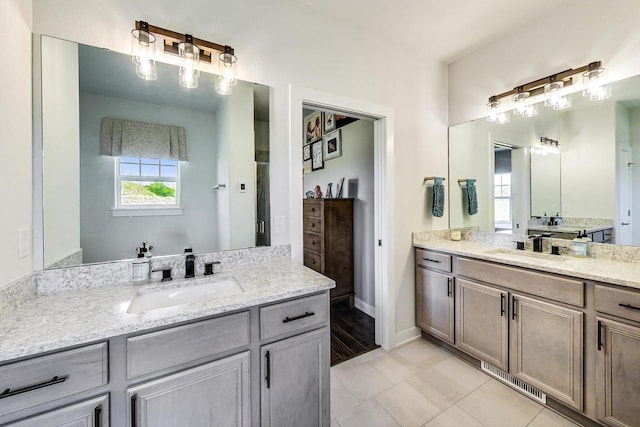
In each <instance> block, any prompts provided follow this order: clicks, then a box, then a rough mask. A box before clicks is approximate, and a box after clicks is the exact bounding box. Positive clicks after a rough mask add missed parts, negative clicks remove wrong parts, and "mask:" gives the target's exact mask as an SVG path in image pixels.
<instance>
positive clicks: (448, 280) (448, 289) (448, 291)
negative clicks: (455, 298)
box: [447, 277, 453, 297]
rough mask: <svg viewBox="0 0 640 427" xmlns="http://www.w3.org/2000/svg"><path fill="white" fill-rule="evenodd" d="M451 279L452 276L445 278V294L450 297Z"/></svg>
mask: <svg viewBox="0 0 640 427" xmlns="http://www.w3.org/2000/svg"><path fill="white" fill-rule="evenodd" d="M452 281H453V278H452V277H448V278H447V296H448V297H450V296H451V293H452V289H451V282H452Z"/></svg>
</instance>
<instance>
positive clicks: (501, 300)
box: [500, 294, 505, 317]
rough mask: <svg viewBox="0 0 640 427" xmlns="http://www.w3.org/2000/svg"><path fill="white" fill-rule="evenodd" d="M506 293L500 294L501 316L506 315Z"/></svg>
mask: <svg viewBox="0 0 640 427" xmlns="http://www.w3.org/2000/svg"><path fill="white" fill-rule="evenodd" d="M504 299H505V296H504V294H500V317H504Z"/></svg>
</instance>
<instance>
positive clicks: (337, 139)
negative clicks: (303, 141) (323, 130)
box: [322, 129, 342, 160]
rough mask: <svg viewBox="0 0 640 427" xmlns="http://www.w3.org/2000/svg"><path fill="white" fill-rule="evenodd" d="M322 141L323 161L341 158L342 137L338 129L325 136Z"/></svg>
mask: <svg viewBox="0 0 640 427" xmlns="http://www.w3.org/2000/svg"><path fill="white" fill-rule="evenodd" d="M322 139H323V141H324V144H323V145H324V159H325V160H331V159H335V158H336V157H340V156H342V137H341V132H340V129H338V130H334V131H333V132H330V133H328V134H326V135H325V136H324V137H323V138H322Z"/></svg>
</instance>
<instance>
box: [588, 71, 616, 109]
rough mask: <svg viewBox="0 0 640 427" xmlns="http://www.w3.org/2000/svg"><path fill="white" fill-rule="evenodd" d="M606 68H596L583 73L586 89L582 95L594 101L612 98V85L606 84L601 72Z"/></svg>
mask: <svg viewBox="0 0 640 427" xmlns="http://www.w3.org/2000/svg"><path fill="white" fill-rule="evenodd" d="M603 72H604V68H594V69H592V70H589V71H587V72H586V73H584V74H583V75H582V83H583V84H584V89H583V90H582V95H583V96H585V97H588V98H589V99H591V100H592V101H603V100H605V99H609V98H611V86H609V85H607V84H604V82H603V81H602V77H601V74H602V73H603Z"/></svg>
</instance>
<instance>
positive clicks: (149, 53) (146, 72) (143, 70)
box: [131, 29, 158, 80]
mask: <svg viewBox="0 0 640 427" xmlns="http://www.w3.org/2000/svg"><path fill="white" fill-rule="evenodd" d="M155 53H156V37H155V36H154V35H153V34H151V33H149V32H148V31H146V30H143V29H140V30H132V31H131V61H132V62H133V63H134V64H135V65H136V75H137V76H138V77H140V78H141V79H144V80H156V79H157V78H158V72H157V70H156V61H155Z"/></svg>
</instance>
